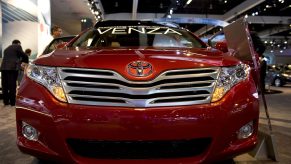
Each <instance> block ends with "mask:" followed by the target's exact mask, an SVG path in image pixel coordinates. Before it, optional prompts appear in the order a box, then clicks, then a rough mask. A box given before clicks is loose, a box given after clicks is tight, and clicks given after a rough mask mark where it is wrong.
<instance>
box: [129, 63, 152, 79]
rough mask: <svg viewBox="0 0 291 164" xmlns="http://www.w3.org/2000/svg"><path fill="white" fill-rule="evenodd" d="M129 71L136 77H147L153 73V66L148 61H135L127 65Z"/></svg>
mask: <svg viewBox="0 0 291 164" xmlns="http://www.w3.org/2000/svg"><path fill="white" fill-rule="evenodd" d="M127 72H128V73H129V74H130V75H132V76H136V77H146V76H149V75H150V74H152V73H153V67H152V65H151V64H150V63H148V62H146V61H134V62H131V63H129V64H128V65H127Z"/></svg>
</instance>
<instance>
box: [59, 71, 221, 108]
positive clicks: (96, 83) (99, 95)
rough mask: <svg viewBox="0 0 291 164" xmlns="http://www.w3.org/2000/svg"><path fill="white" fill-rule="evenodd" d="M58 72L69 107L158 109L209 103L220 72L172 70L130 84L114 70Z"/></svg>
mask: <svg viewBox="0 0 291 164" xmlns="http://www.w3.org/2000/svg"><path fill="white" fill-rule="evenodd" d="M58 71H59V76H60V78H61V81H62V84H63V87H64V90H65V93H66V96H67V98H68V102H69V103H72V104H84V105H98V106H120V107H159V106H178V105H193V104H205V103H209V102H210V100H211V96H212V93H213V90H214V86H215V83H216V79H217V76H218V72H219V68H217V67H215V68H198V69H182V70H169V71H166V72H163V73H162V74H160V75H159V76H157V77H156V78H155V79H153V80H151V81H129V80H127V79H125V78H124V77H122V76H121V75H120V74H119V73H117V72H114V71H111V70H100V69H84V68H65V67H63V68H59V69H58Z"/></svg>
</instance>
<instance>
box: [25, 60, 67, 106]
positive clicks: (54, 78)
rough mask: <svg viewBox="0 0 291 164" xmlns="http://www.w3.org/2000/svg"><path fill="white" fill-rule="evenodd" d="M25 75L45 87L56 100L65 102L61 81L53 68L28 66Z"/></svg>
mask: <svg viewBox="0 0 291 164" xmlns="http://www.w3.org/2000/svg"><path fill="white" fill-rule="evenodd" d="M26 75H27V76H28V77H29V78H31V79H32V80H34V81H36V82H38V83H40V84H41V85H43V86H45V87H46V88H47V89H48V90H49V91H50V92H51V93H52V94H53V95H54V96H55V97H56V98H57V99H58V100H60V101H62V102H67V98H66V96H65V92H64V90H63V87H62V84H61V80H60V78H59V76H58V73H57V69H56V68H55V67H43V66H37V65H32V64H30V65H29V66H28V67H27V69H26Z"/></svg>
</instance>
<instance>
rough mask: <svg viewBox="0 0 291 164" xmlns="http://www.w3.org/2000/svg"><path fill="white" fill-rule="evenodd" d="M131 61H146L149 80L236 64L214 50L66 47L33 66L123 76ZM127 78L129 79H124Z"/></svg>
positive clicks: (43, 57) (42, 58)
mask: <svg viewBox="0 0 291 164" xmlns="http://www.w3.org/2000/svg"><path fill="white" fill-rule="evenodd" d="M133 61H146V62H149V63H150V64H151V65H152V67H153V74H152V76H151V77H148V78H154V77H155V76H157V75H159V74H160V73H161V72H164V71H166V70H172V69H192V68H203V67H217V66H233V65H237V64H238V63H239V61H238V60H237V59H236V58H234V57H231V56H228V55H225V54H223V53H222V52H220V51H218V50H215V49H178V50H177V49H79V48H67V49H63V50H56V51H54V52H52V53H50V54H46V55H42V56H40V57H39V58H38V59H37V60H35V61H34V63H35V64H37V65H44V66H56V67H77V68H94V69H106V70H113V71H116V72H118V73H120V74H123V75H127V74H128V73H127V66H128V64H129V63H131V62H133ZM128 78H131V77H128Z"/></svg>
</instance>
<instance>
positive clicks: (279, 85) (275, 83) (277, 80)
mask: <svg viewBox="0 0 291 164" xmlns="http://www.w3.org/2000/svg"><path fill="white" fill-rule="evenodd" d="M274 85H275V86H276V87H281V86H282V80H281V79H279V78H276V79H275V80H274Z"/></svg>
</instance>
